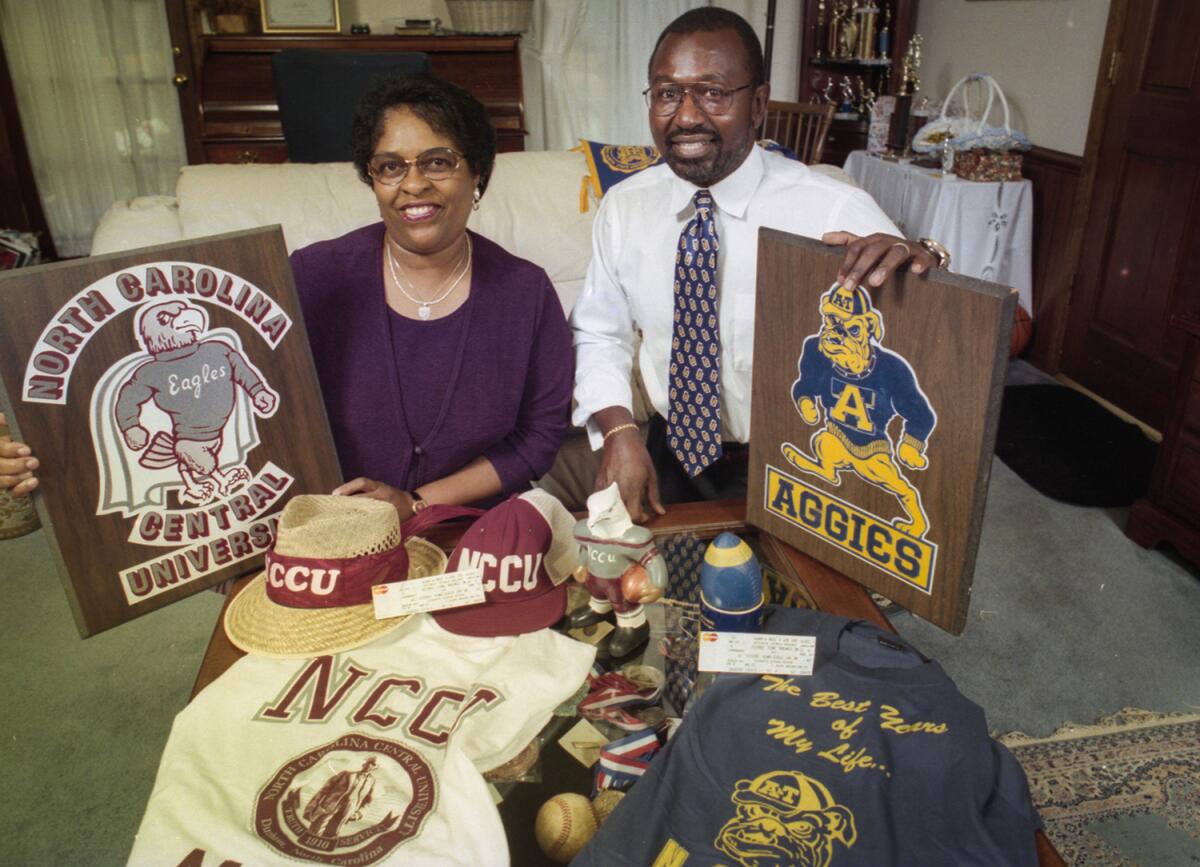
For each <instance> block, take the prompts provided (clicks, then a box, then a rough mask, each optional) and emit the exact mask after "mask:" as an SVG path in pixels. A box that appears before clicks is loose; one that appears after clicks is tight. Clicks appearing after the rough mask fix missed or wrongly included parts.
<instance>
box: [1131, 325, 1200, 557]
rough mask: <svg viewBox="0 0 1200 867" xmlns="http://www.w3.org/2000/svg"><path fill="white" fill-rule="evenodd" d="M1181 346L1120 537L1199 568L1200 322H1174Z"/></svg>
mask: <svg viewBox="0 0 1200 867" xmlns="http://www.w3.org/2000/svg"><path fill="white" fill-rule="evenodd" d="M1171 325H1172V330H1173V331H1174V332H1175V333H1176V334H1177V335H1178V336H1180V337H1181V338H1183V339H1184V340H1185V346H1184V355H1183V359H1182V361H1181V363H1180V367H1179V373H1178V375H1177V377H1176V380H1175V387H1174V389H1173V395H1172V396H1173V400H1172V402H1171V409H1170V414H1169V415H1168V416H1167V423H1166V425H1165V427H1164V429H1163V440H1162V444H1161V445H1160V446H1159V449H1158V458H1157V459H1156V460H1155V463H1154V476H1153V478H1152V479H1151V482H1150V491H1149V493H1148V494H1147V495H1146V498H1145V499H1142V500H1138V501H1137V502H1136V503H1134V504H1133V508H1132V509H1131V510H1130V512H1129V522H1128V523H1127V524H1126V526H1125V535H1127V536H1129V538H1131V539H1133V540H1134V541H1135V542H1137V543H1138V544H1139V545H1142V546H1143V547H1147V548H1151V547H1154V546H1155V545H1158V544H1159V543H1161V542H1170V543H1171V544H1173V545H1174V546H1175V547H1176V548H1177V549H1178V550H1179V552H1180V553H1181V554H1183V555H1184V556H1185V557H1187V558H1188V559H1190V560H1191V561H1192V562H1193V563H1197V564H1200V316H1177V317H1175V318H1174V319H1173V320H1172V322H1171Z"/></svg>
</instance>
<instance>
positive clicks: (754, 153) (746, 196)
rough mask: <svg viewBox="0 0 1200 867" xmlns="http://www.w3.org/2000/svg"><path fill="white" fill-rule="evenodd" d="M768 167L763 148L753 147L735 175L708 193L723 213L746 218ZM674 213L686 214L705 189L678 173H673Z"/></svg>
mask: <svg viewBox="0 0 1200 867" xmlns="http://www.w3.org/2000/svg"><path fill="white" fill-rule="evenodd" d="M765 171H766V167H765V166H764V164H763V155H762V148H760V147H759V146H758V145H755V146H754V147H752V148H750V153H749V154H747V155H746V158H745V159H744V160H742V164H741V165H740V166H738V167H737V168H736V169H734V171H733V174H731V175H728V176H726V177H724V178H722V179H721V180H719V181H717V182H716V183H715V184H713V185H712V186H711V187H709V188H708V191H709V192H710V193H712V197H713V200H714V201H715V202H716V203H717V207H718V208H719V209H720V210H721V211H722V213H725V214H729V215H730V216H733V217H738V218H739V219H740V218H741V217H744V216H745V215H746V209H747V208H748V207H750V199H751V198H752V197H753V196H754V191H755V190H756V189H758V184H759V182H760V181H761V180H762V177H763V174H764V172H765ZM671 179H672V183H671V213H672V214H682V213H683V211H684V209H686V208H688V207H690V206H691V203H692V196H694V195H696V191H697V190H699V189H701V187H698V186H696V185H695V184H693V183H692V182H691V181H685V180H684V179H683V178H681V177H679V175H677V174H675V173H674V172H672V173H671Z"/></svg>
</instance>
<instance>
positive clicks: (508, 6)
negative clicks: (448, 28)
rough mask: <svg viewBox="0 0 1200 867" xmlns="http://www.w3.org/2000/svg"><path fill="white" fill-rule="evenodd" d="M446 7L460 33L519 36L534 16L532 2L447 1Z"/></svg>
mask: <svg viewBox="0 0 1200 867" xmlns="http://www.w3.org/2000/svg"><path fill="white" fill-rule="evenodd" d="M446 6H447V8H448V9H449V10H450V21H451V23H452V24H453V25H454V29H455V30H456V31H457V32H459V33H489V34H508V33H521V32H523V31H525V30H528V29H529V19H530V17H531V16H532V15H533V0H446Z"/></svg>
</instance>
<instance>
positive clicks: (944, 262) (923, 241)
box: [917, 238, 950, 271]
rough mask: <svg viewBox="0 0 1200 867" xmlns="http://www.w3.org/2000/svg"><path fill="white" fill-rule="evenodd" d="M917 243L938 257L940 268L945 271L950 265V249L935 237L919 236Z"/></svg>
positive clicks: (934, 256)
mask: <svg viewBox="0 0 1200 867" xmlns="http://www.w3.org/2000/svg"><path fill="white" fill-rule="evenodd" d="M917 243H918V244H920V245H921V246H922V247H924V248H925V249H926V250H928V251H929V252H930V254H932V256H933V258H935V259H937V266H938V268H940V269H942V270H943V271H944V270H946V269H947V268H949V267H950V251H949V250H947V249H946V248H945V247H943V246H942V245H941V244H940V243H939V242H937V241H935V240H933V238H919V239H918V240H917Z"/></svg>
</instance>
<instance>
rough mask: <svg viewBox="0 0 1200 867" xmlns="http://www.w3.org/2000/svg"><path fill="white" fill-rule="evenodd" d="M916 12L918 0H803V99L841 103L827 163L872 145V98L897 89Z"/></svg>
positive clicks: (831, 131)
mask: <svg viewBox="0 0 1200 867" xmlns="http://www.w3.org/2000/svg"><path fill="white" fill-rule="evenodd" d="M916 17H917V0H874V2H869V3H858V2H855V0H804V17H803V23H802V25H801V26H802V27H803V28H804V33H803V38H802V39H801V42H800V52H801V53H800V83H799V88H798V91H797V92H798V94H799V100H800V101H801V102H832V103H833V104H834V105H835V106H836V107H837V108H836V110H835V114H834V119H833V122H832V124H831V125H830V128H829V136H828V138H827V139H826V141H825V152H824V156H823V157H822V160H823V161H824V162H827V163H833V164H835V165H841V164H842V163H843V162H844V161H845V159H846V155H847V154H848V153H850V151H852V150H861V149H863V148H865V147H866V146H867V127H868V116H869V113H870V102H871V98H872V97H875V96H885V95H895V94H896V93H897V91H898V88H899V86H900V81H901V66H902V63H903V59H904V55H905V53H906V52H907V51H908V47H909V43H910V41H911V40H912V36H913V26H914V24H915V22H916Z"/></svg>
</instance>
